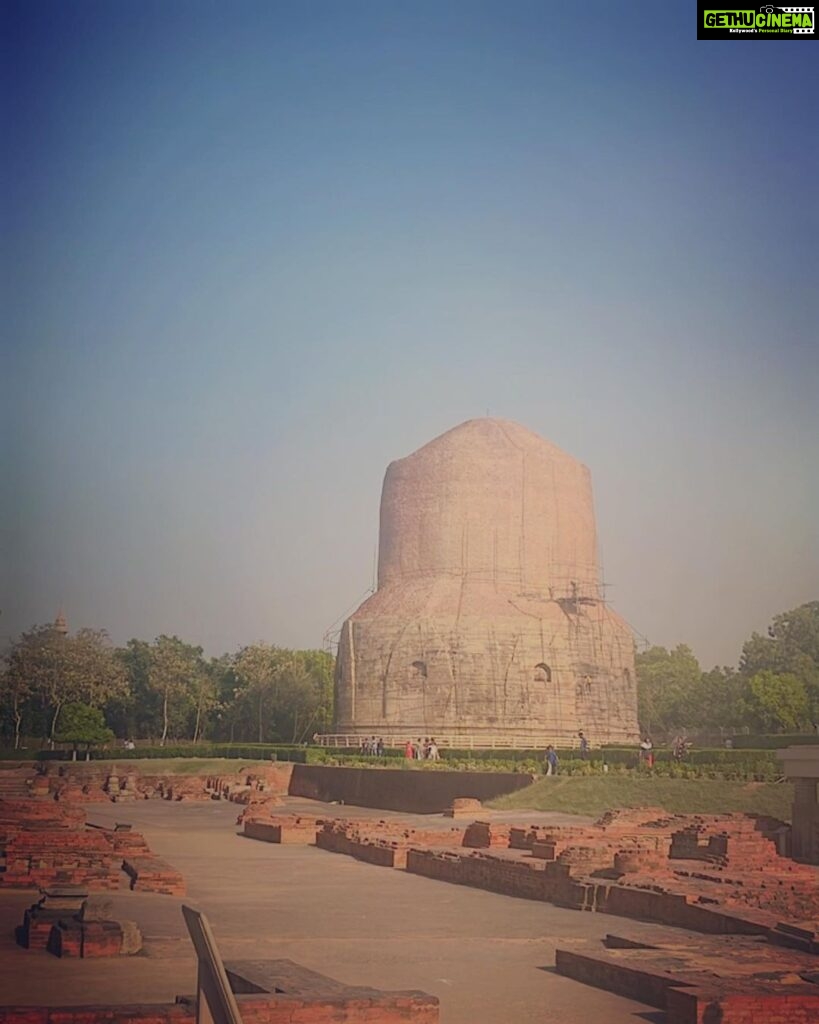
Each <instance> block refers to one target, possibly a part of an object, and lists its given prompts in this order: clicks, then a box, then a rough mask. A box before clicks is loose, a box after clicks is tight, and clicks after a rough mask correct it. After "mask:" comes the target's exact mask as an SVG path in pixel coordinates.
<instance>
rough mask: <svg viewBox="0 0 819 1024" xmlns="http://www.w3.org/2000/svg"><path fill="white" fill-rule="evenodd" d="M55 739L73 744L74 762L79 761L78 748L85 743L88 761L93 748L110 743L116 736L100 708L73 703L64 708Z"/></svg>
mask: <svg viewBox="0 0 819 1024" xmlns="http://www.w3.org/2000/svg"><path fill="white" fill-rule="evenodd" d="M54 738H55V739H56V740H57V741H58V742H59V743H71V744H73V750H72V757H71V759H72V761H76V760H77V747H78V746H79V745H80V744H81V743H84V744H85V749H86V754H85V759H86V761H87V760H88V756H89V753H90V751H91V747H92V746H93V745H95V744H98V743H110V742H111V740H112V739H113V738H114V734H113V733H112V732H111V730H110V729H109V728H108V726H107V725H106V724H105V718H104V717H103V714H102V712H101V711H100V710H99V708H92V707H89V705H88V704H81V703H79V702H72V703H70V704H66V705H65V707H64V708H63V713H62V716H61V717H60V724H59V726H58V727H57V730H56V732H55V735H54Z"/></svg>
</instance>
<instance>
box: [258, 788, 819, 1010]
mask: <svg viewBox="0 0 819 1024" xmlns="http://www.w3.org/2000/svg"><path fill="white" fill-rule="evenodd" d="M256 813H257V817H256V818H255V819H254V820H253V821H247V820H246V821H245V822H244V834H245V835H247V836H250V837H251V838H252V837H253V836H254V833H255V828H257V827H258V826H259V824H260V823H261V822H262V821H263V822H264V825H263V827H264V828H265V829H266V832H265V835H264V836H263V837H262V838H265V839H266V840H267V841H268V842H282V843H284V842H305V841H306V832H307V830H308V828H309V827H310V825H311V824H312V825H314V827H315V845H316V846H317V847H318V848H319V849H322V850H327V851H329V852H332V853H341V854H346V855H348V856H351V857H354V858H356V859H357V860H361V861H364V862H366V863H369V864H374V865H377V866H381V867H390V868H394V869H399V870H405V871H408V872H410V873H412V874H418V875H422V876H424V877H426V878H430V879H434V880H437V881H443V882H450V883H454V884H458V885H467V886H472V887H475V888H480V889H486V890H488V891H490V892H495V893H500V894H503V895H507V896H514V897H517V898H521V899H529V900H538V901H543V902H548V903H553V904H555V905H557V906H561V907H566V908H570V909H575V910H583V911H596V912H598V913H607V914H613V915H617V916H619V917H626V918H629V917H630V918H635V919H639V920H643V921H646V920H647V921H655V922H657V923H658V925H662V926H664V927H658V928H657V929H656V931H655V936H656V944H655V943H653V942H652V943H651V944H646V943H644V942H637V941H636V940H631V939H629V938H622V937H621V938H614V939H612V941H611V942H610V943H609V944H608V945H607V946H606V948H605V949H604V950H602V951H601V950H600V949H598V948H594V947H592V946H591V945H589V946H588V948H585V949H583V950H582V951H580V952H578V951H577V950H575V949H573V950H569V951H564V950H560V951H559V953H558V960H557V966H558V971H559V972H560V973H562V974H565V975H566V976H569V977H573V978H576V979H577V980H579V981H584V982H587V983H589V984H593V985H597V986H598V987H602V988H607V989H609V990H610V991H612V992H617V993H619V994H622V995H628V996H630V997H631V998H634V999H637V1000H640V1001H642V1002H648V1003H649V1004H651V1005H654V1006H658V1007H660V1008H662V1009H665V1010H666V1012H667V1014H668V1024H705V1022H708V1021H721V1022H723V1024H758V1022H759V1021H762V1020H764V1021H765V1022H766V1024H807V1022H808V1021H816V1020H819V961H817V959H816V956H817V955H819V870H817V869H816V868H814V867H811V866H808V865H803V864H799V863H797V862H795V861H793V860H791V859H790V858H788V857H787V856H784V855H783V854H782V853H781V852H780V850H783V849H785V848H786V846H787V827H786V826H784V825H783V823H782V822H779V821H777V820H775V819H772V818H766V817H762V816H760V817H753V816H748V815H742V814H716V815H679V814H667V813H665V812H662V811H647V810H634V811H619V812H610V813H608V814H606V815H604V816H603V817H602V818H600V819H599V820H598V821H597V822H596V823H595V824H593V825H590V826H580V827H578V826H573V825H572V826H551V825H529V826H526V825H512V824H499V823H495V822H492V821H473V822H471V823H469V824H468V825H465V826H462V827H450V828H447V827H441V825H440V824H439V825H438V827H430V828H428V829H419V828H416V827H412V826H409V825H407V824H406V823H402V822H401V821H400V820H396V819H390V820H373V819H369V820H356V819H353V818H328V819H326V820H322V819H320V818H315V819H307V818H300V819H295V818H294V816H292V815H287V814H286V813H285V814H280V813H278V812H277V811H276V808H274V807H272V806H271V807H270V808H269V809H268V810H267V811H265V810H264V807H263V805H260V806H259V807H258V809H257V812H256ZM431 826H432V823H431ZM675 929H687V930H688V933H686V932H682V931H678V930H675ZM690 932H696V933H699V937H693V938H692V936H691V935H690ZM717 937H718V938H717ZM726 942H727V943H729V945H728V946H726V945H725V943H726ZM624 950H625V952H623V951H624ZM635 950H637V952H634V951H635ZM647 950H649V951H650V952H646V951H647ZM709 1014H711V1016H709ZM717 1014H721V1016H719V1015H717Z"/></svg>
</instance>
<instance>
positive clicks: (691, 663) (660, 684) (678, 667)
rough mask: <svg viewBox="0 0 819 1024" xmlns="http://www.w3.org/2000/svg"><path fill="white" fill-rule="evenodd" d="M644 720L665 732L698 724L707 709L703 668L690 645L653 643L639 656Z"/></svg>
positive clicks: (647, 726) (648, 727) (647, 725)
mask: <svg viewBox="0 0 819 1024" xmlns="http://www.w3.org/2000/svg"><path fill="white" fill-rule="evenodd" d="M635 666H636V669H637V701H638V708H639V717H640V722H641V725H642V727H643V729H645V730H646V731H647V732H651V731H652V730H655V729H657V730H660V731H661V732H664V733H670V732H677V731H680V730H685V729H690V728H692V727H694V726H695V725H698V724H699V723H700V721H701V718H702V712H703V683H702V670H701V669H700V665H699V662H698V661H697V659H696V657H695V656H694V653H693V651H692V650H691V648H690V647H687V646H686V645H685V644H679V645H678V646H677V647H675V648H674V650H673V651H668V650H666V648H665V647H657V646H655V647H650V648H649V649H648V650H647V651H641V652H639V653H638V654H637V656H636V658H635Z"/></svg>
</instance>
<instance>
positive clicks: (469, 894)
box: [0, 800, 659, 1024]
mask: <svg viewBox="0 0 819 1024" xmlns="http://www.w3.org/2000/svg"><path fill="white" fill-rule="evenodd" d="M287 803H288V807H287V808H285V809H286V810H287V811H291V810H292V811H305V812H306V811H308V810H309V811H310V812H311V813H314V814H315V813H322V812H330V813H333V814H335V815H337V816H339V817H344V816H348V817H351V818H352V817H365V816H366V817H376V818H395V819H398V818H400V819H402V820H407V821H408V822H413V823H414V822H423V824H424V827H429V826H430V825H431V824H432V823H434V822H440V823H441V824H442V826H444V827H450V826H451V824H452V822H451V821H450V820H447V819H443V818H438V817H432V816H418V815H416V816H412V815H400V814H395V813H392V812H386V811H366V810H363V809H359V808H352V807H337V806H336V807H327V805H319V804H314V803H310V802H307V801H296V800H288V801H287ZM239 810H240V808H239V807H238V806H237V805H235V804H229V803H224V802H212V803H202V804H199V803H196V804H193V803H191V804H186V803H182V804H174V803H166V802H160V801H146V802H142V803H138V804H128V805H119V806H114V805H110V804H103V805H100V804H94V805H90V806H89V807H88V815H89V820H90V821H92V822H97V823H100V824H112V823H113V822H115V821H130V822H132V823H133V825H134V827H135V828H137V829H139V830H141V831H142V832H144V834H145V836H146V838H147V840H148V842H149V844H150V846H151V848H152V849H153V850H154V851H155V852H156V853H157V854H159V855H160V856H162V857H164V858H166V859H167V860H169V861H170V862H171V863H172V864H173V865H174V866H175V867H177V868H178V869H179V870H180V871H181V872H182V873H183V875H184V876H185V878H186V880H187V884H188V893H189V895H188V898H187V902H189V903H191V904H192V905H195V906H197V907H198V908H200V909H201V910H204V911H205V912H206V913H207V915H208V917H209V918H210V921H211V924H212V926H213V929H214V933H215V936H216V941H217V943H218V945H219V948H220V950H221V952H222V954H223V956H224V957H225V958H226V959H250V958H253V959H264V958H268V957H269V958H275V957H288V958H290V959H292V960H296V961H297V962H299V963H301V964H303V965H304V966H306V967H309V968H311V969H313V970H316V971H320V972H322V973H324V974H328V975H330V976H332V977H335V978H337V979H338V980H340V981H343V982H347V983H349V984H358V985H370V986H374V987H376V988H383V989H422V990H424V991H426V992H430V993H432V994H434V995H436V996H438V997H439V998H440V1000H441V1008H442V1009H441V1021H442V1024H512V1022H518V1021H520V1022H530V1021H531V1022H539V1024H588V1022H590V1021H591V1022H599V1024H639V1022H645V1021H646V1020H655V1019H659V1018H658V1017H657V1015H656V1011H652V1010H651V1008H650V1007H648V1006H643V1005H642V1004H639V1003H635V1002H631V1001H629V1000H626V999H621V998H619V997H617V996H612V995H610V994H608V993H606V992H603V991H600V990H597V989H594V988H589V987H586V986H584V985H580V984H578V983H576V982H573V981H570V980H568V979H564V978H561V977H559V976H557V975H556V974H554V973H553V967H554V951H555V947H556V946H557V945H558V944H560V945H563V946H571V945H573V944H575V943H578V942H579V941H582V940H584V939H589V938H597V939H599V938H602V937H603V936H604V935H605V934H606V932H607V931H611V930H613V929H614V928H615V926H616V927H617V928H619V929H620V930H621V931H622V930H624V929H627V930H628V931H629V932H630V933H631V934H636V935H639V934H640V933H641V931H642V930H644V929H650V928H651V927H652V926H651V925H643V924H641V923H639V922H633V921H629V922H624V921H622V920H621V919H618V918H612V917H609V916H606V915H602V914H601V915H598V914H583V913H578V912H576V911H571V910H562V909H560V908H557V907H552V906H550V905H548V904H541V903H534V902H531V901H528V900H518V899H513V898H511V897H506V896H500V895H496V894H494V893H488V892H483V891H480V890H475V889H469V888H465V887H462V886H456V885H449V884H447V883H444V882H435V881H432V880H429V879H425V878H421V877H419V876H415V875H408V874H406V873H405V872H402V871H395V870H390V869H387V868H379V867H374V866H372V865H368V864H363V863H361V862H359V861H356V860H353V859H352V858H350V857H344V856H341V855H338V854H331V853H326V852H324V851H321V850H317V849H315V848H313V847H301V846H275V845H270V844H267V843H259V842H254V841H253V840H248V839H245V838H243V837H242V836H240V835H238V834H237V829H236V826H235V825H234V822H235V819H236V815H237V813H238V812H239ZM559 817H560V818H561V819H562V820H569V819H568V818H566V816H565V815H561V816H559ZM492 818H493V820H499V819H500V820H518V821H520V822H521V823H529V822H534V821H542V820H545V819H546V818H548V815H543V814H539V813H535V814H532V813H528V812H527V813H526V814H525V815H524V816H522V815H521V814H520V813H519V812H516V813H515V814H514V815H511V814H510V813H509V812H506V813H503V814H502V815H501V814H499V813H498V812H494V813H493V814H492ZM552 820H555V818H554V817H553V818H552ZM574 820H577V819H574ZM35 895H36V894H35V893H33V892H28V893H21V892H19V891H18V892H12V891H9V892H0V991H2V993H3V995H2V1001H3V1003H5V1004H45V1003H48V1004H52V1005H53V1004H57V1003H75V1004H81V1003H99V1002H158V1001H165V1000H171V999H173V997H174V996H175V995H176V994H181V993H192V992H193V990H194V983H195V962H194V958H193V956H192V951H191V946H190V942H189V940H188V938H187V933H186V931H185V928H184V925H183V922H182V916H181V914H180V911H179V907H180V904H181V903H182V902H183V901H182V900H179V899H175V898H173V897H168V896H158V895H152V894H139V893H132V892H130V891H127V890H123V891H122V892H120V893H115V894H111V895H110V896H109V895H106V894H100V895H99V896H98V897H97V899H110V901H111V904H112V910H113V912H114V913H115V914H116V915H117V916H121V917H130V918H133V919H135V920H137V921H138V923H139V925H140V927H141V928H142V931H143V935H144V937H145V951H144V954H143V955H141V956H138V957H129V958H125V957H123V958H118V959H117V960H115V961H111V960H104V961H93V960H88V961H71V960H57V959H56V958H55V957H52V956H50V955H48V954H41V953H33V952H30V951H28V950H22V949H19V948H17V947H16V946H14V943H13V937H12V935H11V931H12V929H13V926H14V925H15V924H16V923H18V922H19V921H20V920H21V919H22V914H23V910H24V908H25V907H26V906H27V905H28V904H30V903H31V902H33V899H34V897H35Z"/></svg>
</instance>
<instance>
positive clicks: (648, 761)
mask: <svg viewBox="0 0 819 1024" xmlns="http://www.w3.org/2000/svg"><path fill="white" fill-rule="evenodd" d="M640 760H641V761H642V762H643V764H644V765H645V766H646V768H653V767H654V744H653V743H652V742H651V737H650V736H645V737H644V738H643V740H642V742H641V743H640Z"/></svg>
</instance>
